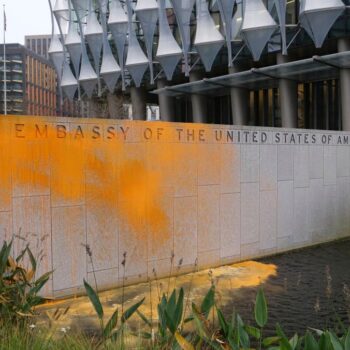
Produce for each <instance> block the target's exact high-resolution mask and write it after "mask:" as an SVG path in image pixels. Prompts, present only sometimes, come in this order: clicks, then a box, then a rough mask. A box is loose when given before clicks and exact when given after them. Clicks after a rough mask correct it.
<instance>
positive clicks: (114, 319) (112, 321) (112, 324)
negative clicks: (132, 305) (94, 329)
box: [103, 309, 118, 338]
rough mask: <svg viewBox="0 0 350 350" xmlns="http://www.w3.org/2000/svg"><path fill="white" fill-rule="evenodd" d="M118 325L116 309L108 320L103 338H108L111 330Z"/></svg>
mask: <svg viewBox="0 0 350 350" xmlns="http://www.w3.org/2000/svg"><path fill="white" fill-rule="evenodd" d="M117 324H118V309H117V310H115V311H114V313H113V315H112V316H111V318H110V319H109V321H108V323H107V325H106V327H105V329H104V330H103V336H104V337H105V338H109V337H110V335H111V333H112V331H113V329H114V328H115V327H116V326H117Z"/></svg>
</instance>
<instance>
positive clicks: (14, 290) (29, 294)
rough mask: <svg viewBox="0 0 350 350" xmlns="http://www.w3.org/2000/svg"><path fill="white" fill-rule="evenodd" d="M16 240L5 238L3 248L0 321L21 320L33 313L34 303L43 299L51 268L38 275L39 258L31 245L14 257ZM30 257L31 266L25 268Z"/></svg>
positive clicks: (0, 264)
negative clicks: (13, 250)
mask: <svg viewBox="0 0 350 350" xmlns="http://www.w3.org/2000/svg"><path fill="white" fill-rule="evenodd" d="M12 244H13V242H12V241H11V242H10V243H7V242H4V243H3V246H2V248H1V250H0V323H1V324H4V323H5V322H7V323H8V322H10V323H20V324H23V323H25V321H26V320H27V319H28V318H30V317H31V316H33V315H34V307H35V306H37V305H39V304H41V303H42V302H43V301H44V298H42V297H41V296H40V295H39V292H40V291H41V290H42V288H43V287H44V285H45V284H46V283H47V282H48V280H49V278H50V275H51V272H47V273H45V274H44V275H42V276H41V277H40V278H38V279H35V275H36V271H37V261H36V259H35V258H34V256H33V254H32V252H31V250H30V248H29V245H27V246H26V247H25V248H24V249H23V250H22V251H21V253H20V254H19V256H18V257H16V258H15V259H14V258H12V257H11V255H10V254H11V249H12ZM26 259H27V260H28V264H29V268H24V267H23V265H24V261H25V260H26Z"/></svg>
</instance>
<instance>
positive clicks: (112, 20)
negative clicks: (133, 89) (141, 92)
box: [108, 0, 128, 89]
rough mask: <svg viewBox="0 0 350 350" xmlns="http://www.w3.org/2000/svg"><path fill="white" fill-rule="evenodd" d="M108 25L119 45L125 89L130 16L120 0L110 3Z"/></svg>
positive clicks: (119, 58)
mask: <svg viewBox="0 0 350 350" xmlns="http://www.w3.org/2000/svg"><path fill="white" fill-rule="evenodd" d="M108 25H109V28H110V30H111V32H112V36H113V39H114V43H115V46H116V47H117V52H118V61H119V66H120V68H121V74H122V83H123V89H125V76H124V65H125V64H124V56H125V43H126V37H127V33H128V16H127V14H126V13H125V9H124V8H123V6H122V4H121V2H120V0H112V2H111V3H110V12H109V19H108Z"/></svg>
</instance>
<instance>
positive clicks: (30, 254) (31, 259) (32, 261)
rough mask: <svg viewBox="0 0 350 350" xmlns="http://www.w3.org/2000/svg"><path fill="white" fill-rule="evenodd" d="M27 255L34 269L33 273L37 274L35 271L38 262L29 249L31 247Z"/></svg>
mask: <svg viewBox="0 0 350 350" xmlns="http://www.w3.org/2000/svg"><path fill="white" fill-rule="evenodd" d="M27 253H28V255H29V259H30V263H31V265H32V269H33V271H34V273H35V271H36V260H35V258H34V255H33V253H32V251H31V250H30V249H29V247H27Z"/></svg>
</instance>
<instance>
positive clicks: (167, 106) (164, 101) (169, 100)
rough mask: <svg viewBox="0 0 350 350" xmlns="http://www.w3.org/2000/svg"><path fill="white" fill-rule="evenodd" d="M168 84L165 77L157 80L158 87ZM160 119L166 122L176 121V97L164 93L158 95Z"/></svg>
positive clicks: (161, 87)
mask: <svg viewBox="0 0 350 350" xmlns="http://www.w3.org/2000/svg"><path fill="white" fill-rule="evenodd" d="M166 86H167V83H166V80H165V79H158V80H157V88H158V89H163V88H165V87H166ZM158 102H159V113H160V120H162V121H165V122H173V121H175V103H174V98H173V97H169V96H166V95H163V94H160V95H158Z"/></svg>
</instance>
